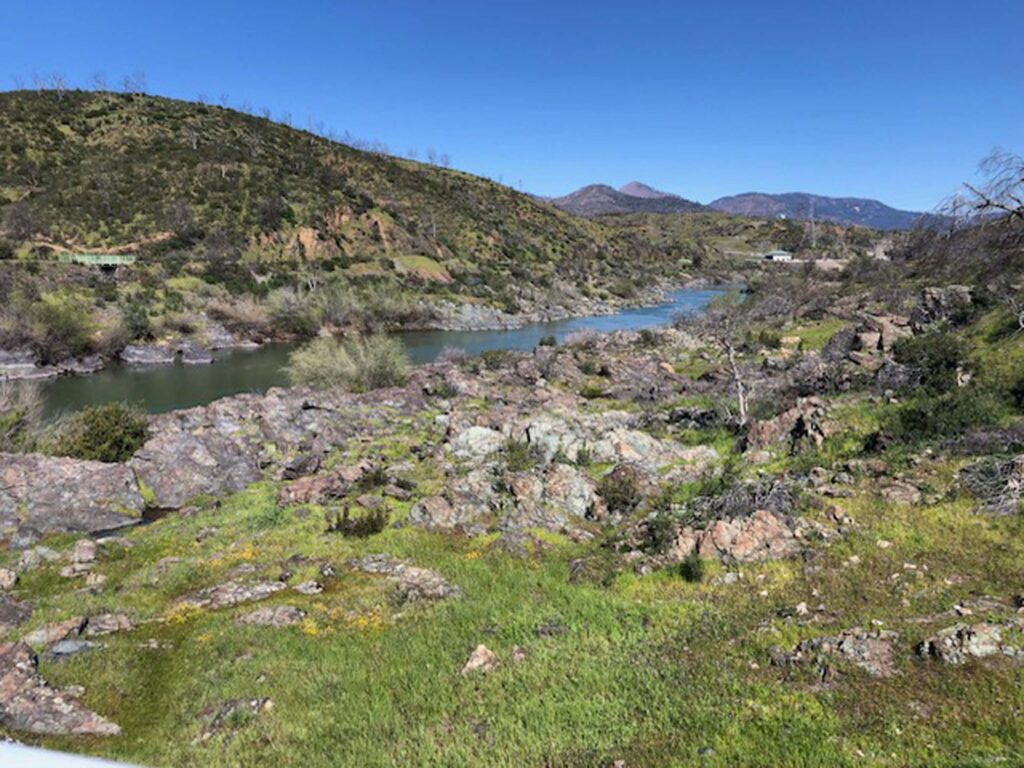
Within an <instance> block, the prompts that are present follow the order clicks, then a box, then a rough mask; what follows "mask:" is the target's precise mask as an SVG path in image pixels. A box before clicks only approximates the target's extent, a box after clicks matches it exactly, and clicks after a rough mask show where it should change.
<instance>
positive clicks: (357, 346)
mask: <svg viewBox="0 0 1024 768" xmlns="http://www.w3.org/2000/svg"><path fill="white" fill-rule="evenodd" d="M408 369H409V359H408V357H407V356H406V354H405V347H403V346H402V342H400V341H398V339H393V338H390V337H387V336H365V337H364V336H353V337H351V338H347V339H328V338H321V339H316V340H314V341H311V342H310V343H309V344H307V345H305V346H304V347H302V348H300V349H297V350H296V351H295V352H293V353H292V354H291V356H290V357H289V358H288V369H287V371H288V378H289V379H291V381H292V383H294V384H305V385H307V386H311V387H316V388H318V389H326V388H328V387H344V388H345V389H348V390H349V391H352V392H365V391H367V390H370V389H378V388H380V387H394V386H400V385H402V384H404V383H405V380H406V378H407V377H408Z"/></svg>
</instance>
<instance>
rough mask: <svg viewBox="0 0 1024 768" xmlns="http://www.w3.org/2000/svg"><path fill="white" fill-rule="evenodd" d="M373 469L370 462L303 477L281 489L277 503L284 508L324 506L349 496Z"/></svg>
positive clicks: (361, 462)
mask: <svg viewBox="0 0 1024 768" xmlns="http://www.w3.org/2000/svg"><path fill="white" fill-rule="evenodd" d="M372 469H373V465H372V464H371V463H370V462H368V461H360V462H358V463H356V464H351V465H346V466H341V467H336V468H334V469H332V470H331V471H330V472H327V473H325V474H322V475H311V476H309V477H301V478H299V479H298V480H295V481H294V482H292V483H289V484H288V485H286V486H285V487H284V488H282V489H281V491H280V493H278V496H277V503H278V504H279V505H281V506H282V507H286V506H290V505H293V504H322V503H323V502H325V501H330V500H332V499H340V498H341V497H343V496H347V495H348V494H349V493H351V492H352V490H353V489H354V488H355V485H356V483H358V482H359V480H360V479H361V478H362V477H363V476H364V475H366V473H367V472H370V471H371V470H372Z"/></svg>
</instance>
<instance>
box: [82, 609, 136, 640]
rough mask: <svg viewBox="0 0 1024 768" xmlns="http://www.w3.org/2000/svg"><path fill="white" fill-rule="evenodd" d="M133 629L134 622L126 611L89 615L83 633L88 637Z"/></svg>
mask: <svg viewBox="0 0 1024 768" xmlns="http://www.w3.org/2000/svg"><path fill="white" fill-rule="evenodd" d="M133 629H135V622H133V621H132V619H131V617H130V616H129V615H128V614H126V613H103V614H100V615H99V616H90V617H89V620H88V621H87V622H86V624H85V629H84V630H83V634H85V635H86V636H88V637H98V636H101V635H112V634H114V633H115V632H131V631H132V630H133Z"/></svg>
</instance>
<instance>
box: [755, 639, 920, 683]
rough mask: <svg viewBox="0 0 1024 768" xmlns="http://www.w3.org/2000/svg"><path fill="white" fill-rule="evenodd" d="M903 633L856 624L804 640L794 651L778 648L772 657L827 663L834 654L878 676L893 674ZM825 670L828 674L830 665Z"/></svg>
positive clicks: (776, 660)
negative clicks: (868, 628)
mask: <svg viewBox="0 0 1024 768" xmlns="http://www.w3.org/2000/svg"><path fill="white" fill-rule="evenodd" d="M899 637H900V636H899V634H898V633H896V632H891V631H887V630H881V631H876V632H866V631H864V630H862V629H860V628H854V629H849V630H846V631H844V632H840V633H839V634H838V635H830V636H827V637H812V638H809V639H807V640H801V641H800V643H799V644H798V645H797V646H796V648H794V649H793V651H792V652H791V653H788V654H787V653H782V652H776V653H774V654H773V659H772V660H773V663H775V664H776V665H779V664H805V663H809V662H817V663H818V664H819V665H822V666H823V667H824V666H825V661H826V658H828V657H830V658H832V659H839V660H843V661H848V662H850V663H851V664H853V665H854V666H856V667H859V668H861V669H863V670H864V671H865V672H867V673H868V674H869V675H872V676H874V677H892V676H893V675H895V674H896V671H897V670H896V665H895V663H894V662H893V645H894V644H895V643H896V641H898V640H899ZM823 672H824V673H825V674H826V675H827V670H826V669H823Z"/></svg>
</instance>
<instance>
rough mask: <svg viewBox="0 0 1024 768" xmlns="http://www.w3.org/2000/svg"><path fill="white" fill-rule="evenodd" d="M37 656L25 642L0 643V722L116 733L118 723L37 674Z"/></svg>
mask: <svg viewBox="0 0 1024 768" xmlns="http://www.w3.org/2000/svg"><path fill="white" fill-rule="evenodd" d="M38 668H39V660H38V658H37V657H36V655H35V654H34V653H33V652H32V649H31V648H29V647H28V646H27V645H25V643H5V644H0V723H2V724H4V725H5V726H7V727H8V728H14V729H15V730H19V731H28V732H29V733H36V734H41V735H48V736H49V735H66V734H74V735H88V736H117V735H119V734H120V733H121V729H120V727H118V725H117V724H116V723H112V722H110V721H109V720H107V719H106V718H104V717H101V716H100V715H98V714H96V713H95V712H92V711H90V710H88V709H86V708H85V707H84V706H82V704H80V703H79V702H78V700H77V699H76V698H75V697H74V696H73V695H72V694H70V693H67V692H65V691H61V690H59V689H57V688H53V687H52V686H50V684H49V683H47V682H46V681H45V680H44V679H43V678H42V677H40V675H39V671H38Z"/></svg>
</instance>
